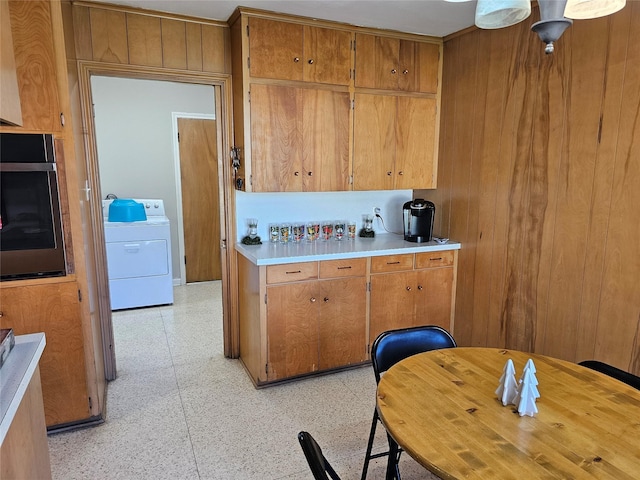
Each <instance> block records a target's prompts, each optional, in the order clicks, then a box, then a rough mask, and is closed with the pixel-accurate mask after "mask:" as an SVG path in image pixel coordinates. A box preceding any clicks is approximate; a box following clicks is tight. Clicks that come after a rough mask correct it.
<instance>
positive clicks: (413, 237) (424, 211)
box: [402, 198, 436, 243]
mask: <svg viewBox="0 0 640 480" xmlns="http://www.w3.org/2000/svg"><path fill="white" fill-rule="evenodd" d="M402 210H403V211H402V213H403V219H404V222H403V223H404V239H405V240H406V241H408V242H417V243H422V242H428V241H430V240H431V236H432V235H433V217H434V216H435V213H436V206H435V205H434V204H433V203H432V202H429V201H426V200H423V199H422V198H416V199H414V200H412V201H411V202H406V203H405V204H404V205H403V207H402Z"/></svg>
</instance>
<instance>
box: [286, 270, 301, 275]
mask: <svg viewBox="0 0 640 480" xmlns="http://www.w3.org/2000/svg"><path fill="white" fill-rule="evenodd" d="M284 273H285V274H286V275H289V274H290V273H302V271H301V270H292V271H290V272H284Z"/></svg>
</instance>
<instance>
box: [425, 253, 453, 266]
mask: <svg viewBox="0 0 640 480" xmlns="http://www.w3.org/2000/svg"><path fill="white" fill-rule="evenodd" d="M454 255H455V252H454V251H453V250H445V251H441V252H426V253H416V268H431V267H446V266H449V265H453V256H454Z"/></svg>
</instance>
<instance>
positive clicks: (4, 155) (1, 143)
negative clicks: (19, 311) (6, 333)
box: [0, 133, 66, 280]
mask: <svg viewBox="0 0 640 480" xmlns="http://www.w3.org/2000/svg"><path fill="white" fill-rule="evenodd" d="M56 167H57V165H56V162H55V151H54V145H53V136H52V135H48V134H25V133H1V134H0V277H1V279H2V280H12V279H23V278H34V277H50V276H61V275H65V270H66V269H65V250H64V244H63V233H62V221H61V216H60V198H59V195H58V176H57V168H56Z"/></svg>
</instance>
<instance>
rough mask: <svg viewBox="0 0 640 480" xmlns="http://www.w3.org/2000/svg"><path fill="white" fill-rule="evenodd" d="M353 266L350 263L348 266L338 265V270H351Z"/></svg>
mask: <svg viewBox="0 0 640 480" xmlns="http://www.w3.org/2000/svg"><path fill="white" fill-rule="evenodd" d="M350 268H351V265H349V266H348V267H338V270H349V269H350Z"/></svg>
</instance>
